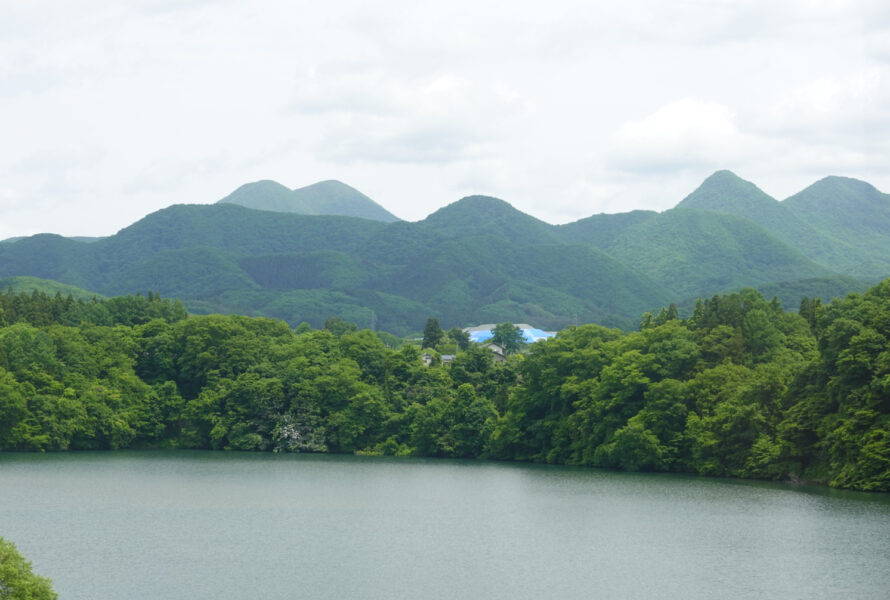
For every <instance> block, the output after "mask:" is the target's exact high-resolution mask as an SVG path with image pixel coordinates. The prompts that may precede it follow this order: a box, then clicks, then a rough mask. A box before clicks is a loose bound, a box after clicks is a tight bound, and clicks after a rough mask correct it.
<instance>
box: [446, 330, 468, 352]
mask: <svg viewBox="0 0 890 600" xmlns="http://www.w3.org/2000/svg"><path fill="white" fill-rule="evenodd" d="M448 336H449V337H450V338H451V339H452V340H454V343H455V344H457V347H458V348H460V349H461V350H466V349H467V348H469V347H470V334H469V333H467V332H466V331H464V330H463V329H461V328H460V327H452V328H451V329H449V330H448Z"/></svg>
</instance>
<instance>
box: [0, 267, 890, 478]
mask: <svg viewBox="0 0 890 600" xmlns="http://www.w3.org/2000/svg"><path fill="white" fill-rule="evenodd" d="M454 337H458V336H456V334H455V336H454ZM888 339H890V279H888V280H886V281H884V282H882V283H880V284H879V285H877V286H875V287H873V288H871V289H870V290H868V291H867V292H865V293H863V294H851V295H849V296H848V297H846V298H845V299H841V300H835V301H833V302H831V303H829V304H823V303H821V302H820V301H819V300H818V299H816V300H810V299H804V301H803V302H802V303H801V306H800V310H799V311H798V312H785V311H783V310H782V308H781V306H780V304H779V302H778V301H775V300H773V301H768V300H766V299H765V298H764V297H763V296H762V295H760V294H759V293H758V292H756V291H754V290H752V289H746V290H742V291H740V292H738V293H733V294H728V295H722V296H714V297H712V298H709V299H703V300H699V301H698V302H697V304H696V306H695V308H694V311H693V314H692V316H690V317H689V318H687V319H680V318H678V315H677V312H676V310H675V309H674V308H673V306H671V307H669V308H665V309H663V310H661V311H660V312H658V313H657V314H648V313H647V314H645V315H643V317H642V319H641V321H640V325H639V329H638V330H637V331H634V332H631V333H624V332H622V331H619V330H616V329H607V328H604V327H602V326H598V325H583V326H575V327H569V328H567V329H565V330H563V331H561V332H560V333H559V335H557V336H556V337H555V338H553V339H551V340H548V341H542V342H538V343H535V344H533V345H531V346H528V347H526V348H525V349H524V351H522V352H519V353H515V354H513V355H511V356H510V357H509V358H508V360H507V361H506V362H503V363H498V362H495V361H493V360H492V356H491V353H490V351H489V350H488V349H486V348H484V347H481V346H478V345H473V344H470V345H468V346H467V347H466V349H465V350H462V351H460V352H458V353H457V356H456V357H455V358H454V360H453V362H451V363H448V364H446V363H443V362H442V361H440V360H438V354H437V353H436V352H435V351H428V352H429V353H430V354H432V358H433V360H432V362H431V364H429V365H426V364H425V363H424V361H423V357H422V354H421V350H420V348H419V347H418V346H416V345H412V344H399V340H398V339H397V338H395V337H394V336H389V335H386V334H377V333H375V332H373V331H370V330H358V329H357V328H356V327H355V326H352V325H350V324H349V323H345V322H343V321H339V320H336V319H334V320H331V321H329V323H328V325H327V328H325V329H312V328H311V327H309V326H308V325H305V324H304V325H301V326H299V327H297V328H296V329H291V328H290V327H289V326H288V325H287V324H285V323H284V322H281V321H275V320H271V319H266V318H250V317H243V316H221V315H207V316H188V315H187V314H186V311H185V309H184V308H183V307H182V305H181V304H180V303H179V302H178V301H171V300H167V299H162V298H160V297H158V296H156V295H154V294H149V295H148V296H135V297H134V296H128V297H119V298H111V299H103V300H98V299H97V300H91V301H84V300H82V299H81V300H75V299H73V298H71V297H63V296H62V295H61V294H56V295H55V296H49V295H47V294H44V293H39V292H34V293H32V294H24V293H14V292H11V291H10V292H7V293H5V294H0V449H2V450H6V451H57V450H96V449H118V448H155V447H157V448H212V449H232V450H256V451H280V452H340V453H342V452H346V453H368V454H387V455H413V456H437V457H455V458H488V459H495V460H520V461H535V462H546V463H559V464H570V465H587V466H597V467H606V468H617V469H624V470H651V471H676V472H693V473H700V474H703V475H710V476H730V477H751V478H768V479H780V480H797V481H812V482H819V483H825V484H828V485H831V486H835V487H843V488H853V489H860V490H872V491H890V344H888ZM457 341H459V340H456V339H451V338H450V337H449V336H448V335H447V334H446V335H444V336H442V338H441V342H440V343H441V344H445V345H448V347H449V349H450V348H453V347H456V345H457V344H456V343H455V342H457ZM443 348H444V347H443ZM443 348H440V349H443Z"/></svg>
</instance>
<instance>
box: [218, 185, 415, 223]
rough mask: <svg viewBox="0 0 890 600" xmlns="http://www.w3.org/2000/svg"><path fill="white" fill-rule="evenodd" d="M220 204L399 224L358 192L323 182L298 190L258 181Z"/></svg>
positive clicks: (388, 213) (394, 217)
mask: <svg viewBox="0 0 890 600" xmlns="http://www.w3.org/2000/svg"><path fill="white" fill-rule="evenodd" d="M217 204H238V205H241V206H244V207H247V208H254V209H257V210H270V211H274V212H289V213H297V214H302V215H338V216H345V217H359V218H362V219H371V220H373V221H383V222H384V223H392V222H393V221H398V220H399V218H398V217H396V216H395V215H393V214H392V213H391V212H389V211H388V210H386V209H385V208H383V207H382V206H380V205H379V204H377V203H376V202H374V201H373V200H371V199H370V198H368V197H367V196H365V195H364V194H363V193H361V192H360V191H358V190H357V189H355V188H353V187H350V186H348V185H346V184H345V183H341V182H339V181H320V182H318V183H314V184H312V185H308V186H306V187H302V188H298V189H295V190H291V189H288V188H286V187H285V186H283V185H281V184H280V183H277V182H275V181H269V180H264V181H256V182H254V183H247V184H244V185H242V186H241V187H239V188H238V189H237V190H235V191H234V192H232V193H231V194H229V195H228V196H226V197H225V198H223V199H222V200H220V201H219V202H217Z"/></svg>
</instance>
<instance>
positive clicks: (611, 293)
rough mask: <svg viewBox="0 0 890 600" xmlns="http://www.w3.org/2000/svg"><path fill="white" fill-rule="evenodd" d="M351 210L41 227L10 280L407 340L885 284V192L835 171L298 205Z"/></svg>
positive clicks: (310, 193)
mask: <svg viewBox="0 0 890 600" xmlns="http://www.w3.org/2000/svg"><path fill="white" fill-rule="evenodd" d="M340 192H343V194H345V196H343V197H344V198H345V200H344V201H343V202H342V203H340V204H339V205H338V204H337V202H336V201H335V200H336V199H337V196H338V194H339V193H340ZM341 199H342V198H341ZM231 200H235V201H237V202H232V201H231ZM356 203H357V205H358V206H360V207H361V206H363V207H364V208H368V207H372V208H373V207H374V206H376V205H375V204H374V203H373V202H372V201H371V200H370V199H367V197H365V196H363V195H362V194H360V193H359V192H357V191H355V190H353V189H352V188H349V187H348V186H345V185H343V184H341V183H338V182H321V183H319V184H315V185H314V186H308V187H306V188H301V189H300V190H289V189H288V188H286V187H285V186H283V185H281V184H278V183H275V182H274V181H261V182H255V183H253V184H248V185H246V186H242V187H241V188H239V189H238V190H236V192H235V193H233V194H232V195H231V196H229V197H227V198H226V199H225V201H221V202H219V203H217V204H214V205H204V204H202V205H174V206H170V207H168V208H165V209H162V210H159V211H156V212H154V213H152V214H150V215H148V216H146V217H144V218H143V219H141V220H140V221H138V222H136V223H133V224H132V225H130V226H128V227H126V228H124V229H122V230H120V231H119V232H118V233H116V234H115V235H113V236H110V237H107V238H104V239H100V240H96V241H93V242H92V243H83V242H79V241H75V240H73V239H69V238H64V237H61V236H57V235H51V234H42V235H37V236H32V237H29V238H25V239H21V240H19V241H17V242H15V243H5V244H0V277H16V276H30V277H40V278H43V279H51V280H54V281H58V282H63V283H66V284H69V285H74V286H77V287H80V288H83V289H86V290H95V291H96V292H97V293H101V294H104V295H122V294H134V293H137V292H142V293H145V292H147V291H149V290H151V291H154V292H156V293H160V294H162V295H164V296H167V297H175V298H179V299H180V300H182V301H183V302H184V303H185V305H186V307H187V308H188V309H189V310H190V311H193V312H223V313H239V314H247V315H264V316H270V317H275V318H281V319H285V320H287V321H288V322H289V323H291V324H292V325H296V324H298V323H300V322H303V321H305V322H308V323H310V324H311V325H313V326H316V327H320V326H321V325H322V324H323V323H324V322H325V320H326V319H327V318H329V317H331V316H339V317H340V318H342V319H345V320H347V321H352V322H355V323H357V324H359V325H360V326H362V327H371V328H376V329H383V330H385V331H390V332H393V333H399V334H401V335H405V334H408V333H412V332H415V331H417V329H418V328H419V327H420V326H421V325H422V324H423V323H424V322H425V320H426V319H427V318H429V317H431V316H433V317H436V318H438V319H439V320H440V322H441V323H443V325H446V326H453V325H455V326H465V325H466V324H467V323H472V322H476V323H503V322H508V321H509V322H512V323H519V322H529V323H535V324H536V325H537V326H540V327H544V328H546V329H551V330H556V329H561V328H563V327H565V326H567V325H571V324H578V323H585V322H587V323H589V322H596V323H600V324H602V325H607V326H619V327H623V328H628V329H632V328H635V327H636V326H637V324H638V323H639V318H640V315H641V314H643V312H645V311H650V312H651V311H657V310H658V309H659V308H660V307H662V306H665V305H667V304H668V303H670V302H672V301H674V302H677V303H678V304H679V305H680V306H681V307H683V306H686V304H684V302H685V301H686V300H687V299H691V300H692V302H694V299H695V298H696V297H701V296H710V295H712V294H715V293H725V292H729V291H733V290H737V289H739V288H741V287H745V286H752V287H757V288H759V289H762V290H765V291H767V292H768V293H771V294H772V293H774V294H776V295H777V296H778V298H779V300H780V301H781V302H782V303H783V305H784V306H785V307H786V308H790V309H793V308H795V307H797V306H799V305H800V299H801V297H803V296H807V297H810V298H812V297H815V296H820V297H823V299H828V297H829V296H830V297H833V296H835V295H844V294H845V293H847V292H849V291H854V290H861V289H862V282H861V281H860V280H859V279H857V278H854V277H851V275H852V276H856V277H859V278H860V279H870V278H872V279H873V280H877V279H881V278H884V277H886V276H888V275H890V196H888V195H886V194H883V193H881V192H879V191H878V190H876V189H875V188H874V187H872V186H870V185H869V184H867V183H864V182H860V181H856V180H853V179H848V178H842V177H829V178H826V179H823V180H822V181H819V182H817V183H815V184H813V185H812V186H810V187H809V188H807V189H805V190H803V191H802V192H800V193H799V194H797V195H795V196H793V197H792V198H789V199H788V200H786V201H783V202H779V201H777V200H775V199H774V198H771V197H770V196H769V195H767V194H765V193H764V192H762V191H761V190H760V189H758V188H757V186H755V185H754V184H752V183H750V182H746V181H745V180H743V179H741V178H739V177H738V176H736V175H734V174H733V173H731V172H729V171H718V172H717V173H714V174H713V175H712V176H711V177H709V178H707V179H706V180H705V181H704V182H703V183H702V184H701V186H699V188H698V189H697V190H695V191H694V192H693V193H692V194H690V195H689V196H688V197H687V198H686V199H685V200H684V201H683V202H681V203H680V204H679V206H678V207H677V208H674V209H671V210H667V211H664V212H661V213H657V212H652V211H633V212H629V213H623V214H617V215H604V214H601V215H594V216H591V217H588V218H586V219H581V220H579V221H576V222H574V223H569V224H566V225H559V226H554V225H549V224H547V223H545V222H544V221H541V220H539V219H536V218H534V217H532V216H531V215H528V214H525V213H523V212H521V211H519V210H517V209H516V208H514V207H513V206H511V205H510V204H509V203H507V202H505V201H503V200H500V199H497V198H493V197H489V196H468V197H465V198H463V199H461V200H458V201H456V202H454V203H452V204H450V205H448V206H446V207H443V208H441V209H439V210H437V211H436V212H434V213H433V214H431V215H429V216H428V217H427V218H426V219H424V220H422V221H417V222H406V221H398V220H395V221H392V220H393V219H395V217H392V215H390V217H391V218H390V221H392V222H385V221H383V220H381V219H379V218H378V219H373V218H368V216H367V215H365V216H362V214H361V213H356V212H355V211H346V212H347V214H346V215H345V216H344V215H342V214H341V215H318V214H296V213H294V212H293V209H294V208H295V207H297V206H298V205H299V207H300V210H302V211H303V212H304V213H305V212H307V211H308V212H312V213H314V212H316V211H319V210H323V211H327V212H335V211H340V212H341V213H342V212H344V211H345V210H346V209H348V208H349V206H350V205H351V206H353V207H355V205H356ZM344 206H345V208H344ZM378 208H379V207H378ZM258 209H260V210H258ZM381 210H382V209H381ZM387 214H389V213H387ZM378 216H379V214H378ZM356 217H358V218H356ZM838 265H840V266H838ZM20 283H23V281H21V280H18V281H17V284H20ZM26 285H33V283H32V282H27V283H26ZM41 285H43V284H41ZM63 293H64V292H63Z"/></svg>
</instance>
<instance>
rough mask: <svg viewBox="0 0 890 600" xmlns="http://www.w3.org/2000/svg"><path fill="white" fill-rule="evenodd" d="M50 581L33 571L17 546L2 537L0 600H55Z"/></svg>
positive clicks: (0, 546)
mask: <svg viewBox="0 0 890 600" xmlns="http://www.w3.org/2000/svg"><path fill="white" fill-rule="evenodd" d="M56 598H58V595H57V594H56V593H55V592H53V589H52V585H51V584H50V581H49V579H47V578H46V577H41V576H40V575H37V574H35V573H34V572H32V571H31V563H29V562H28V561H26V560H25V559H24V557H23V556H22V555H21V554H20V553H19V551H18V550H17V549H16V547H15V544H13V543H12V542H7V541H6V540H4V539H3V538H2V537H0V600H55V599H56Z"/></svg>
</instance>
